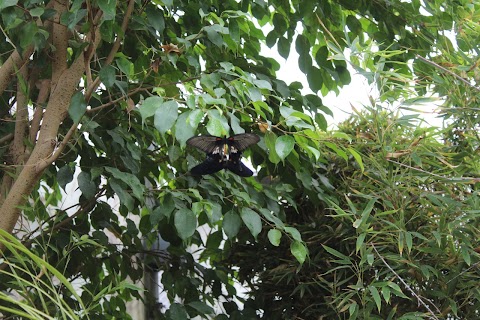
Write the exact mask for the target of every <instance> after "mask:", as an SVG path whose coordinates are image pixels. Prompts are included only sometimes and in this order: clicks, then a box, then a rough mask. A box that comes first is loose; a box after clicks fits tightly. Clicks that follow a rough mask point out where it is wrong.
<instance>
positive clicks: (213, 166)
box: [190, 155, 223, 176]
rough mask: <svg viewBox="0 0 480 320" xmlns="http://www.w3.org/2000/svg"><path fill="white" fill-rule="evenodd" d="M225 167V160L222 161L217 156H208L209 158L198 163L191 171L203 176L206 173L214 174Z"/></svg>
mask: <svg viewBox="0 0 480 320" xmlns="http://www.w3.org/2000/svg"><path fill="white" fill-rule="evenodd" d="M222 169H223V162H221V161H220V158H219V157H216V156H210V155H209V156H207V159H206V160H205V161H203V162H202V163H200V164H199V165H196V166H195V167H193V168H192V169H191V170H190V173H191V174H193V175H195V176H203V175H205V174H212V173H215V172H218V171H220V170H222Z"/></svg>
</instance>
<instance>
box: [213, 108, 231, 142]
mask: <svg viewBox="0 0 480 320" xmlns="http://www.w3.org/2000/svg"><path fill="white" fill-rule="evenodd" d="M207 115H208V118H209V120H208V123H207V131H208V133H210V134H211V135H212V136H217V137H223V136H226V135H228V131H229V130H230V127H229V126H228V121H227V119H226V118H225V117H224V116H223V115H222V114H220V112H219V111H218V110H208V111H207Z"/></svg>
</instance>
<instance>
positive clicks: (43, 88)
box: [30, 79, 51, 145]
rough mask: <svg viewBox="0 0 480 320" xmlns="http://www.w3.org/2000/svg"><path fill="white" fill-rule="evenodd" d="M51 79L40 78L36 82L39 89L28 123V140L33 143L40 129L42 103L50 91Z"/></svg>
mask: <svg viewBox="0 0 480 320" xmlns="http://www.w3.org/2000/svg"><path fill="white" fill-rule="evenodd" d="M50 85H51V81H50V80H48V79H42V80H40V81H39V82H38V83H37V87H38V89H39V92H38V97H37V104H36V107H35V112H34V113H33V118H32V122H31V125H30V141H31V142H32V144H33V145H35V143H36V141H37V135H38V131H39V130H40V122H41V120H42V117H43V107H42V104H44V103H45V101H47V98H48V94H49V93H50Z"/></svg>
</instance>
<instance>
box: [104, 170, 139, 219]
mask: <svg viewBox="0 0 480 320" xmlns="http://www.w3.org/2000/svg"><path fill="white" fill-rule="evenodd" d="M108 183H109V185H110V187H111V188H112V190H113V192H115V194H116V195H117V196H118V198H119V199H120V203H121V204H123V205H124V206H125V207H126V208H127V210H128V211H132V210H133V206H134V204H135V200H133V197H132V196H131V195H130V194H129V193H128V192H127V191H126V190H124V189H123V188H122V186H121V185H120V183H118V182H117V181H116V179H115V178H113V179H108Z"/></svg>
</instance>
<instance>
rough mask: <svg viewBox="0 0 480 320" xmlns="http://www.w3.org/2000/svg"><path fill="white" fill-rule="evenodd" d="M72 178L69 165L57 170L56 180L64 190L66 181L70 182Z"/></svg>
mask: <svg viewBox="0 0 480 320" xmlns="http://www.w3.org/2000/svg"><path fill="white" fill-rule="evenodd" d="M72 180H73V170H72V169H71V168H70V166H69V165H68V164H67V165H64V166H63V167H61V168H60V169H59V170H58V171H57V182H58V185H59V186H60V187H61V188H62V189H63V190H64V191H66V190H65V187H66V186H67V184H68V183H70V182H71V181H72Z"/></svg>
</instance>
